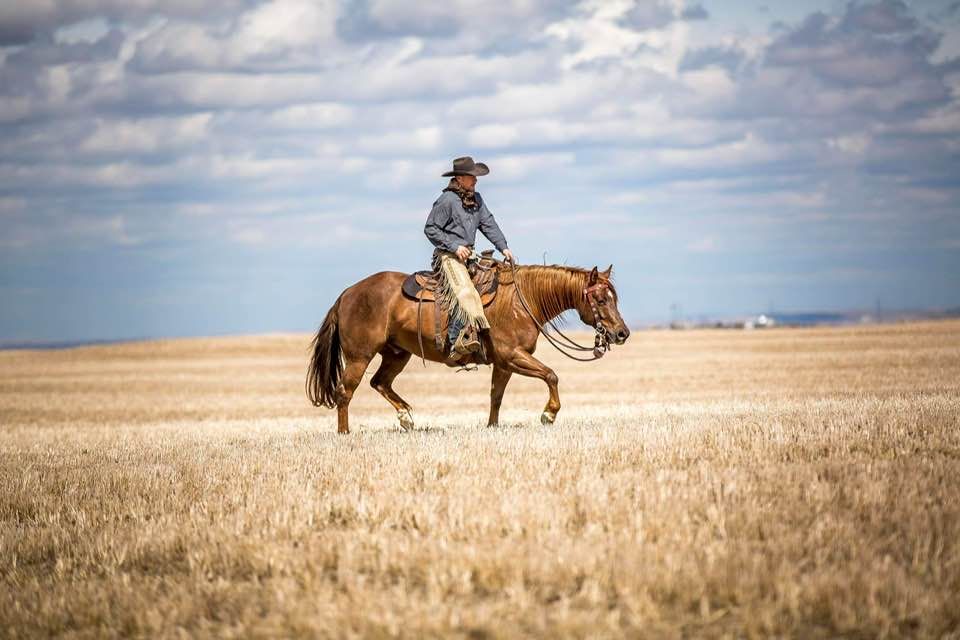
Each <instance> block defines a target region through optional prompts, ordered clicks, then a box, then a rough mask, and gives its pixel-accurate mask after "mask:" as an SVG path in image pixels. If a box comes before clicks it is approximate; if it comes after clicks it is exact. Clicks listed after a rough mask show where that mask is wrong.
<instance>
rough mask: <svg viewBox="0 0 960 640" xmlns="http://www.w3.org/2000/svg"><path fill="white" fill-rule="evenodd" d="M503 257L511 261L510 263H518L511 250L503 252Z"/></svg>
mask: <svg viewBox="0 0 960 640" xmlns="http://www.w3.org/2000/svg"><path fill="white" fill-rule="evenodd" d="M503 257H504V258H506V259H507V260H509V261H510V262H513V263H516V260H515V259H514V258H513V251H510V249H504V250H503Z"/></svg>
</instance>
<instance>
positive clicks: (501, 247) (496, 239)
mask: <svg viewBox="0 0 960 640" xmlns="http://www.w3.org/2000/svg"><path fill="white" fill-rule="evenodd" d="M477 223H478V224H477V226H479V227H480V231H481V232H483V235H485V236H486V237H487V240H489V241H490V242H492V243H493V246H494V247H496V248H497V251H499V252H500V253H503V252H504V251H505V250H506V248H507V239H506V238H505V237H504V235H503V231H501V230H500V225H498V224H497V220H496V219H495V218H494V217H493V214H492V213H490V209H487V203H486V202H484V203H483V205H482V206H481V207H480V219H479V220H478V221H477Z"/></svg>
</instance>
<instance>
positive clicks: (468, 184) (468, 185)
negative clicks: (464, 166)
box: [457, 176, 477, 189]
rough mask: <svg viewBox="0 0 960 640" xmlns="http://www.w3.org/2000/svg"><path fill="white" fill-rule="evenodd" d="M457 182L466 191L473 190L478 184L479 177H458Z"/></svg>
mask: <svg viewBox="0 0 960 640" xmlns="http://www.w3.org/2000/svg"><path fill="white" fill-rule="evenodd" d="M457 182H459V183H460V184H462V185H463V187H464V188H465V189H473V188H474V187H475V186H476V184H477V176H457Z"/></svg>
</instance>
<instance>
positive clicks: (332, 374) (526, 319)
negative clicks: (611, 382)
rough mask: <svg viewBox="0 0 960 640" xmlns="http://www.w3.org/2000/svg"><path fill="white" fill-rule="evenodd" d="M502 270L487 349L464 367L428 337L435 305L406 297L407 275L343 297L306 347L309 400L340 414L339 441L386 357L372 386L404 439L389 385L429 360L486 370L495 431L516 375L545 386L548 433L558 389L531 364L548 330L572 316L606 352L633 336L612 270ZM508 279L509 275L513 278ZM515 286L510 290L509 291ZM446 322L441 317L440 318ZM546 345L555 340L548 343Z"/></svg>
mask: <svg viewBox="0 0 960 640" xmlns="http://www.w3.org/2000/svg"><path fill="white" fill-rule="evenodd" d="M507 264H509V263H498V265H497V266H498V268H501V269H503V271H501V273H512V274H513V278H507V277H502V278H501V284H500V286H499V289H498V291H497V293H496V296H495V297H494V299H493V301H492V302H491V303H490V305H489V306H488V307H487V308H486V309H485V315H486V317H487V320H488V321H489V323H490V329H489V330H487V331H483V332H481V340H482V344H483V349H482V351H481V352H480V353H478V354H472V355H471V356H470V357H469V358H467V359H461V360H459V361H457V362H451V360H450V359H449V358H448V357H447V356H446V354H444V353H443V352H442V350H441V349H439V348H438V347H437V345H436V344H435V342H434V340H426V341H424V340H423V339H422V336H423V335H432V334H433V327H434V326H436V325H435V323H434V318H433V314H434V313H436V312H437V309H436V308H435V306H434V305H433V304H428V305H422V306H420V305H418V302H417V301H414V300H411V299H409V298H407V297H405V296H404V295H403V294H402V292H401V283H402V282H403V280H404V278H406V277H407V274H404V273H399V272H396V271H382V272H379V273H375V274H373V275H371V276H368V277H366V278H364V279H363V280H360V281H359V282H357V283H356V284H354V285H352V286H350V287H348V288H347V289H345V290H344V291H343V292H342V293H341V294H340V296H339V297H338V298H337V300H336V302H334V303H333V306H332V307H330V310H329V311H328V312H327V315H326V317H325V318H324V320H323V323H322V324H321V325H320V328H319V330H318V331H317V333H316V335H315V336H314V338H313V341H312V342H311V344H310V348H311V350H312V352H313V353H312V356H311V358H310V364H309V367H308V369H307V380H306V391H307V396H308V398H309V399H310V401H311V402H312V403H313V405H314V406H317V407H319V406H323V407H326V408H328V409H333V408H334V407H336V409H337V431H338V433H349V432H350V425H349V418H348V409H349V406H350V400H351V398H352V397H353V393H354V391H355V390H356V388H357V386H358V385H359V384H360V381H361V379H362V377H363V374H364V372H365V371H366V370H367V366H368V365H369V363H370V361H371V360H372V359H373V358H374V356H376V355H377V354H380V356H381V362H380V366H379V368H378V369H377V371H376V373H374V375H373V377H372V378H371V379H370V386H372V387H373V388H374V389H376V390H377V391H378V392H379V393H380V394H381V395H382V396H383V397H384V398H386V400H387V402H389V403H390V404H391V405H392V406H393V408H394V409H395V410H396V411H397V418H398V420H399V422H400V428H401V429H404V430H406V429H412V428H413V427H414V421H413V417H412V414H411V410H412V407H411V406H410V405H409V404H408V403H407V402H406V401H405V400H404V399H403V398H401V397H400V396H399V395H398V394H397V392H396V391H394V389H393V386H392V385H393V381H394V379H395V378H396V377H397V375H399V373H400V372H401V371H403V368H404V367H405V366H406V365H407V363H408V362H409V361H410V358H411V357H412V356H413V355H414V354H416V355H417V356H419V357H422V358H423V359H424V360H430V361H433V362H443V363H445V364H447V365H449V366H463V365H465V364H490V365H493V373H492V379H491V384H490V415H489V419H488V421H487V424H488V425H489V426H496V425H497V424H498V422H499V414H500V404H501V402H502V401H503V393H504V390H505V389H506V387H507V383H508V382H509V381H510V377H511V376H512V375H513V374H514V373H517V374H520V375H523V376H529V377H534V378H539V379H540V380H543V381H544V382H545V383H546V385H547V389H548V391H549V398H548V400H547V404H546V406H545V407H544V409H543V413H542V414H541V417H540V420H541V423H543V424H552V423H553V422H554V421H555V420H556V418H557V413H558V412H559V411H560V395H559V392H558V390H557V384H558V382H559V379H558V378H557V374H556V373H554V371H553V370H552V369H550V367H548V366H546V365H545V364H543V363H542V362H540V361H539V360H537V359H536V358H534V357H533V353H534V351H535V350H536V348H537V339H538V338H539V336H540V333H541V332H543V326H544V324H546V323H551V324H552V321H553V320H554V319H555V318H557V317H558V316H560V315H561V314H563V313H564V312H565V311H570V310H575V311H576V312H577V314H578V315H579V317H580V320H581V321H582V322H583V323H584V324H586V325H588V326H591V327H595V329H596V331H597V340H598V341H600V340H601V338H602V339H603V341H604V343H605V344H609V343H613V344H623V343H624V342H625V341H626V340H627V337H629V335H630V330H629V329H628V328H627V326H626V324H625V323H624V321H623V318H622V317H621V315H620V311H619V309H618V307H617V303H618V297H617V291H616V289H615V288H614V285H613V282H612V281H611V273H612V271H613V265H610V267H608V268H607V269H606V270H605V271H599V270H598V269H597V267H593V269H591V270H587V269H582V268H579V267H569V266H560V265H511V266H510V267H509V268H508V267H506V265H507ZM508 269H509V270H508ZM508 280H509V281H510V282H507V281H508ZM441 313H442V311H441ZM544 335H545V336H546V337H547V338H548V339H550V338H551V336H550V334H549V333H546V332H544Z"/></svg>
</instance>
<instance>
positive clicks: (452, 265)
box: [434, 250, 490, 329]
mask: <svg viewBox="0 0 960 640" xmlns="http://www.w3.org/2000/svg"><path fill="white" fill-rule="evenodd" d="M434 259H435V260H436V262H438V263H439V264H437V265H436V267H435V268H436V270H437V272H438V273H439V274H440V277H439V283H438V284H439V291H438V293H439V298H440V305H441V306H442V307H443V310H444V312H446V314H447V315H448V317H450V319H451V320H453V319H457V320H458V321H459V322H458V324H460V325H461V326H467V325H472V326H474V327H476V328H477V329H489V328H490V323H489V322H487V317H486V316H485V315H484V314H483V303H482V302H481V301H480V294H479V293H477V288H476V287H475V286H474V284H473V281H472V280H471V279H470V274H469V273H468V272H467V267H466V265H464V264H463V263H462V262H460V260H459V259H457V256H456V254H453V253H450V252H449V251H440V250H438V251H436V253H435V255H434Z"/></svg>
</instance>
